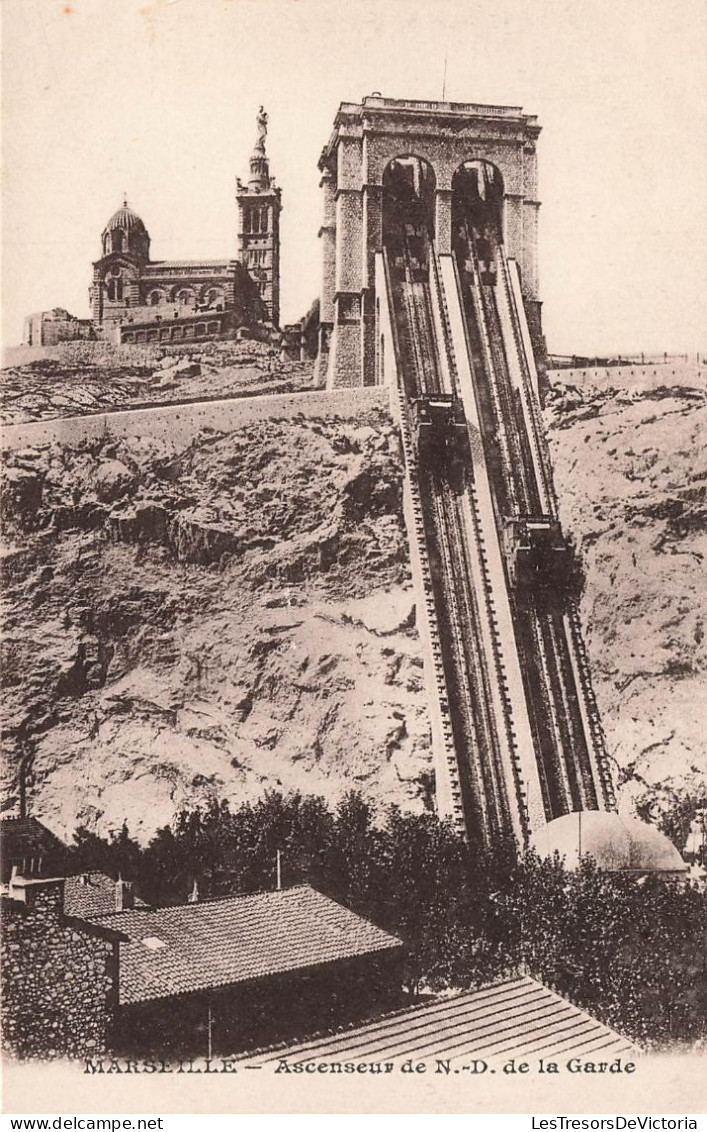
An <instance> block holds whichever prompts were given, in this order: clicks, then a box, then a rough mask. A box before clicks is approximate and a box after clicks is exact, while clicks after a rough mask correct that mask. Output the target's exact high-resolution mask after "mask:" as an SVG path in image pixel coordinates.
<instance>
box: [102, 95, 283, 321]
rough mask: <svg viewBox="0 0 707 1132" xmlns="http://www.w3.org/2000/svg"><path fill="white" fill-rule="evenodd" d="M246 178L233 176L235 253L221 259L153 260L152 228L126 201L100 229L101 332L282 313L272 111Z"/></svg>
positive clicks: (263, 117)
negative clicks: (270, 147) (270, 144)
mask: <svg viewBox="0 0 707 1132" xmlns="http://www.w3.org/2000/svg"><path fill="white" fill-rule="evenodd" d="M257 127H258V136H257V140H256V143H255V147H254V149H253V152H252V154H251V158H250V177H249V179H248V182H247V184H245V185H244V184H243V183H242V182H241V180H240V178H238V179H237V181H236V203H237V208H238V245H237V255H236V256H234V257H233V258H230V259H228V258H224V259H222V260H201V261H199V260H184V261H179V260H153V259H151V258H150V243H151V241H150V234H149V232H148V230H147V227H146V226H145V223H144V221H143V220H142V219H141V217H140V216H138V215H137V213H136V212H134V211H133V209H132V208H130V207H129V206H128V202H127V200H124V201H123V205H122V207H121V208H119V209H118V211H117V212H115V213H114V214H113V216H111V218H110V220H109V221H108V223H107V224H106V227H105V228H104V230H103V232H102V234H101V256H100V259H98V260H96V261H95V263H94V265H93V282H92V285H91V288H90V291H89V297H90V302H91V314H92V323H93V327H94V329H95V331H96V333H97V336H98V337H107V338H112V339H113V340H115V341H124V342H140V341H161V340H172V339H175V338H192V339H193V338H204V337H213V336H215V335H221V334H226V333H228V332H229V331H231V330H233V329H235V328H237V327H238V326H240V325H244V324H246V325H247V324H252V323H255V322H264V323H266V324H270V325H272V326H277V325H278V323H279V318H280V210H281V207H282V206H281V190H280V188H279V187H277V186H276V184H275V180H274V178H273V177H271V175H270V168H269V161H268V157H267V154H266V149H265V139H266V135H267V114H266V113H265V112H264V110H263V108H262V107H261V108H260V112H259V114H258V117H257Z"/></svg>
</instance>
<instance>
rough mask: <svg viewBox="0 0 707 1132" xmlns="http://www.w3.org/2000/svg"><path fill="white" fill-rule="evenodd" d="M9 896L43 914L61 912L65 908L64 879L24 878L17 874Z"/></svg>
mask: <svg viewBox="0 0 707 1132" xmlns="http://www.w3.org/2000/svg"><path fill="white" fill-rule="evenodd" d="M8 896H9V897H10V898H11V899H12V900H19V901H20V902H21V903H22V904H27V905H28V907H32V908H36V909H37V910H38V911H42V912H53V913H56V912H61V911H62V910H63V907H64V878H63V877H24V876H20V875H19V874H18V873H15V874H14V876H13V877H12V878H11V880H10V885H9V889H8Z"/></svg>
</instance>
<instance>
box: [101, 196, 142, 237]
mask: <svg viewBox="0 0 707 1132" xmlns="http://www.w3.org/2000/svg"><path fill="white" fill-rule="evenodd" d="M118 228H120V229H122V231H123V232H146V231H147V229H146V228H145V225H144V223H143V222H142V220H141V219H140V217H139V216H138V214H137V212H133V210H132V208H129V207H128V203H127V201H126V202H125V204H124V205H123V207H122V208H119V209H118V211H117V212H114V213H113V215H112V216H111V218H110V220H109V221H108V223H107V224H106V226H105V228H104V231H105V232H114V231H115V230H116V229H118Z"/></svg>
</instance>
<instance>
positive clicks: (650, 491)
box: [3, 359, 707, 838]
mask: <svg viewBox="0 0 707 1132" xmlns="http://www.w3.org/2000/svg"><path fill="white" fill-rule="evenodd" d="M158 361H159V359H158ZM196 364H198V365H200V366H203V367H204V368H206V366H207V363H206V361H203V360H202V361H201V362H198V363H196ZM266 364H267V363H266ZM155 366H156V368H157V363H155ZM297 368H298V367H297V366H296V365H295V366H294V367H291V368H290V369H288V368H287V367H285V372H284V379H285V380H295V379H296V376H297ZM293 373H294V374H295V377H294V378H293V377H292V374H293ZM122 376H123V378H126V375H125V373H124V372H123V375H122ZM126 380H127V378H126ZM160 380H161V379H160ZM184 380H185V381H187V380H192V379H186V378H185V379H184ZM72 382H73V379H72ZM114 384H115V383H114ZM69 385H70V387H71V388H72V389H74V390H79V391H80V390H81V388H82V385H81V382H80V381H79V380H78V379H77V380H76V381H75V382H73V384H71V383H69ZM69 385H66V383H64V384H63V385H62V382H61V381H58V380H57V381H56V382H55V384H54V385H53V386H52V389H53V393H54V394H55V395H56V393H57V392H58V393H59V395H61V391H62V388H64V389H66V390H67V396H68V395H69V392H68V390H69ZM107 387H108V388H109V389H110V388H111V382H110V381H108V384H107ZM72 396H73V394H72ZM54 403H55V405H56V400H55V402H54ZM704 420H705V405H704V389H703V388H702V385H701V384H700V382H699V381H697V380H696V381H695V383H694V384H691V383H690V381H689V380H686V378H685V375H684V374H683V375H678V376H677V377H674V379H673V383H672V384H670V379H669V378H668V379H666V381H665V382H661V381H652V382H645V383H643V384H641V383H640V382H638V381H635V382H633V384H632V386H631V389H630V390H629V389H627V388H621V387H617V386H616V385H612V383H611V379H610V378H608V379H607V378H606V377H603V378H595V379H594V380H592V378H591V375H589V376H588V377H585V378H584V379H582V381H581V383H579V384H578V383H575V384H572V383H568V381H567V379H566V378H565V379H564V380H563V379H562V375H560V374H555V375H554V378H553V381H552V387H551V390H550V395H549V401H548V406H547V410H546V421H547V424H548V428H549V436H550V440H551V446H552V451H553V458H554V461H555V467H556V481H557V487H558V491H559V494H560V499H561V506H562V511H563V520H564V523H565V526H566V527H567V528H568V529H570V530H572V531H573V532H574V534H575V537H576V541H577V543H578V545H579V546H580V548H581V551H582V554H583V559H584V564H585V569H586V590H585V593H584V597H583V603H582V615H583V620H584V623H585V626H586V630H587V643H588V647H589V652H590V657H591V659H592V661H593V664H594V670H595V674H596V676H595V682H596V691H597V695H598V699H599V703H600V706H601V708H602V710H603V715H604V721H605V728H606V732H607V739H608V745H609V749H610V751H611V754H612V756H613V758H614V760H615V764H616V772H617V781H618V782H619V783H620V785H621V789H620V797H621V801H622V805H624V806H626V807H627V808H630V807H631V806H632V805H634V804H636V803H642V802H644V801H645V799H646V798H648V799H649V800H650V801H651V802H655V803H656V805H657V806H658V807H661V806H665V805H669V804H671V803H672V802H673V801H674V800H675V798H676V797H680V796H682V795H684V794H685V793H686V792H692V793H695V792H697V791H699V790H700V789H701V788H702V787H703V784H704V781H705V777H706V772H707V754H706V744H705V739H704V730H705V728H704V723H703V721H702V719H701V713H700V710H699V703H700V698H701V695H702V686H703V681H704V675H703V667H704V596H703V595H704V581H703V578H704V561H703V558H704V554H705V534H704V531H705V521H704V520H705V502H704V482H705V481H704V466H703V465H704V452H705V444H704V438H703V437H702V435H701V429H702V428H703V427H704ZM401 484H402V468H401V462H400V454H399V448H398V442H397V438H396V435H395V432H394V429H393V426H392V423H391V421H390V419H389V418H388V417H387V416H386V415H385V414H384V413H382V412H380V411H378V410H368V411H366V412H365V413H364V414H361V415H359V416H358V417H357V418H356V419H355V420H354V419H337V418H328V419H326V420H317V419H306V418H305V417H304V416H302V417H300V418H296V419H294V420H290V421H287V422H284V421H283V422H278V421H276V420H272V421H268V422H265V423H261V424H258V425H248V426H243V427H241V428H240V429H238V430H236V431H233V432H230V433H228V434H224V433H219V432H207V431H204V432H202V433H201V435H200V436H199V437H198V439H197V440H196V441H195V442H194V443H192V444H191V445H189V446H188V447H186V448H182V449H179V448H178V447H176V446H175V444H174V443H172V444H170V443H164V442H157V441H154V440H148V439H142V440H125V441H121V442H116V441H114V440H113V441H111V440H109V439H105V438H104V439H102V440H100V441H93V442H91V443H84V444H83V445H80V446H76V447H74V448H68V447H62V446H60V445H58V444H52V445H46V446H44V447H41V448H33V449H25V450H23V451H18V452H15V453H13V454H12V455H10V456H9V457H8V460H7V465H6V469H5V488H4V493H3V508H4V514H5V539H6V548H5V552H4V560H3V565H4V577H5V586H4V603H5V612H4V630H5V636H4V642H3V648H4V663H3V682H4V698H5V720H4V744H5V748H6V755H7V757H6V759H5V764H4V765H5V788H6V791H7V790H8V789H10V788H11V783H12V775H13V771H14V768H16V766H17V764H18V761H19V760H20V759H21V758H22V757H23V756H24V755H30V756H34V761H33V782H32V788H31V792H32V799H33V807H34V810H35V812H36V813H38V814H40V815H42V816H43V817H44V818H45V819H46V820H47V821H48V823H49V824H50V825H51V826H52V827H53V828H55V829H56V830H57V832H59V833H63V834H70V833H71V831H72V830H73V829H74V828H75V826H76V825H77V824H79V823H80V824H84V825H87V826H90V827H91V828H95V829H97V830H98V831H100V832H105V831H107V830H110V829H116V828H117V827H119V826H120V825H121V824H122V822H123V820H124V819H126V818H127V820H128V823H129V825H130V828H131V830H133V831H134V832H136V833H137V834H138V835H139V836H141V837H143V838H146V837H148V836H149V835H150V833H151V832H152V831H153V830H154V829H155V828H156V827H157V826H158V825H160V824H163V823H166V822H168V821H169V820H170V819H171V817H172V815H173V813H174V811H175V809H176V808H177V807H179V806H180V805H181V804H182V803H185V802H193V801H196V800H198V799H204V798H205V797H207V796H209V795H210V794H217V795H221V796H224V795H227V796H230V797H232V798H234V799H242V798H244V797H255V796H257V795H259V794H261V793H262V792H263V790H265V789H266V788H268V787H277V788H283V789H289V788H294V787H298V788H300V789H303V790H307V791H312V792H316V793H320V794H323V795H325V796H326V797H328V798H329V799H331V800H333V799H335V798H336V797H338V796H339V795H340V794H341V793H342V792H343V791H344V790H346V789H347V788H350V787H358V788H361V789H363V790H364V791H365V792H367V793H368V794H369V795H370V796H371V797H372V798H376V799H379V800H381V801H384V802H393V801H396V802H399V803H401V804H402V805H404V806H409V807H413V808H420V807H422V806H424V805H428V804H429V802H430V787H431V781H432V776H431V754H430V739H429V725H428V718H427V710H426V703H425V691H424V686H423V670H422V662H421V655H420V648H419V642H418V638H417V634H416V630H415V611H414V600H413V594H412V590H411V586H410V581H409V574H408V556H407V546H406V541H405V533H404V528H403V522H402V513H401ZM702 716H704V712H702Z"/></svg>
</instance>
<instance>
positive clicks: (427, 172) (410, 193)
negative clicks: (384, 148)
mask: <svg viewBox="0 0 707 1132" xmlns="http://www.w3.org/2000/svg"><path fill="white" fill-rule="evenodd" d="M436 185H437V179H436V177H435V173H434V169H433V168H432V166H431V165H430V163H429V162H428V161H425V160H424V158H422V157H416V156H414V155H411V156H409V157H395V158H393V160H392V161H390V162H389V163H388V165H387V166H386V168H385V171H384V173H383V243H384V245H385V247H386V248H387V249H388V252H389V255H390V256H391V259H392V260H393V262H396V261H397V260H398V259H400V258H401V257H404V256H406V257H407V258H408V260H409V261H410V262H411V263H412V264H413V266H419V267H424V266H425V265H426V263H427V249H428V246H429V244H430V242H431V241H432V240H434V234H435V189H436Z"/></svg>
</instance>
